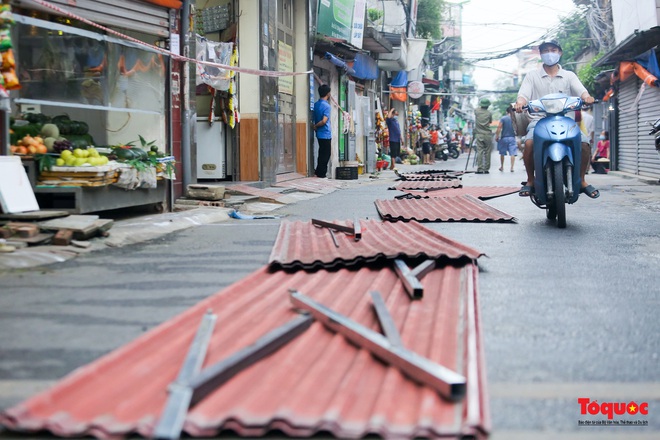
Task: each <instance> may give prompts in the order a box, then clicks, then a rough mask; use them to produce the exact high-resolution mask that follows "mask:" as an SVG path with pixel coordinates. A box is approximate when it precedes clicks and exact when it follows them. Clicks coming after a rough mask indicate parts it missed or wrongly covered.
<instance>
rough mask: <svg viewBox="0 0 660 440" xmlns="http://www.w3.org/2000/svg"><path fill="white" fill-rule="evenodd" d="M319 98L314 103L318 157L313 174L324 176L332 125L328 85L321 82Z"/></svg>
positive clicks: (328, 156) (328, 158) (328, 157)
mask: <svg viewBox="0 0 660 440" xmlns="http://www.w3.org/2000/svg"><path fill="white" fill-rule="evenodd" d="M319 97H320V98H319V100H318V101H316V103H315V104H314V131H315V132H316V139H317V140H318V142H319V158H318V162H317V164H316V170H314V174H315V175H316V177H320V178H322V179H323V178H325V177H326V174H327V173H328V161H329V160H330V151H331V147H332V127H331V126H330V115H331V111H332V109H331V108H330V103H329V102H328V99H329V98H330V86H327V85H325V84H323V85H322V86H320V87H319Z"/></svg>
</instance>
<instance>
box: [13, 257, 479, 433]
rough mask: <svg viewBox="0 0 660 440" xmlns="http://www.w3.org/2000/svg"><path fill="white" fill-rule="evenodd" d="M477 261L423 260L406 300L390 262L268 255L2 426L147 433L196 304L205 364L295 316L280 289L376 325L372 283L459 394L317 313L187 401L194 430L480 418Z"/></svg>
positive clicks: (451, 425) (447, 424) (391, 427)
mask: <svg viewBox="0 0 660 440" xmlns="http://www.w3.org/2000/svg"><path fill="white" fill-rule="evenodd" d="M477 272H478V270H477V269H476V266H474V265H472V264H469V265H467V266H464V267H462V268H456V267H453V266H447V267H445V268H443V269H436V270H433V271H431V272H430V273H428V274H427V275H426V276H425V277H424V278H423V279H422V283H423V284H424V285H425V290H426V292H425V296H424V298H423V299H421V300H417V301H411V300H410V299H409V297H408V295H407V294H406V293H405V291H404V289H403V286H402V283H401V281H400V280H399V279H398V278H397V276H396V275H395V273H394V271H393V270H391V269H383V268H362V269H360V270H348V269H340V270H338V271H336V272H329V271H325V270H321V271H318V272H313V273H310V272H305V271H298V272H295V273H288V272H284V271H278V272H275V273H270V272H269V271H268V269H267V268H266V267H264V268H262V269H260V270H258V271H256V272H254V273H253V274H251V275H250V276H248V277H246V278H244V279H243V280H241V281H239V282H237V283H235V284H233V285H231V286H229V287H227V288H226V289H224V290H223V291H221V292H219V293H217V294H215V295H213V296H211V297H209V298H207V299H206V300H204V301H202V302H200V303H199V304H197V305H196V306H194V307H192V308H191V309H189V310H187V311H186V312H184V313H182V314H180V315H179V316H177V317H175V318H173V319H172V320H170V321H168V322H166V323H164V324H162V325H160V326H158V327H157V328H155V329H154V330H152V331H150V332H148V333H146V334H145V335H143V336H142V337H140V338H138V339H136V340H135V341H133V342H131V343H129V344H127V345H126V346H124V347H121V348H119V349H117V350H115V351H114V352H112V353H110V354H108V355H106V356H104V357H102V358H101V359H99V360H97V361H95V362H93V363H91V364H89V365H87V366H85V367H82V368H79V369H78V370H76V371H74V372H73V373H71V374H70V375H69V376H68V377H66V378H65V379H63V380H62V381H60V382H59V383H57V384H56V385H55V386H54V387H53V388H51V389H50V390H48V391H46V392H43V393H41V394H38V395H36V396H34V397H32V398H30V399H28V400H27V401H25V402H23V403H21V404H19V405H17V406H15V407H13V408H11V409H8V410H6V411H4V412H3V413H1V414H0V423H2V424H3V425H4V426H6V427H8V428H11V429H12V430H19V431H31V432H34V431H39V430H47V431H50V432H51V433H54V434H56V435H60V436H82V435H94V436H96V437H99V438H109V437H114V438H117V437H123V436H127V435H130V434H131V433H134V432H138V433H140V434H141V435H144V436H151V435H152V433H153V429H154V426H155V424H156V422H157V420H158V418H159V416H160V413H161V411H162V409H163V406H164V404H165V400H166V398H167V388H168V384H169V383H171V382H172V381H173V380H174V379H175V378H176V376H177V372H178V370H179V368H180V365H181V363H182V361H183V359H184V358H185V355H186V353H187V351H188V348H189V345H190V343H191V341H192V339H193V337H194V334H195V332H196V330H197V327H198V325H199V323H200V320H201V319H202V316H203V315H204V313H205V312H206V311H207V310H212V311H213V313H215V314H217V324H216V326H215V329H214V332H213V335H212V337H211V342H210V344H209V348H208V352H207V356H206V360H205V362H204V367H205V368H206V367H208V366H210V365H212V364H215V363H216V362H218V361H220V360H222V359H225V358H226V357H227V356H229V355H231V354H232V353H234V352H236V351H237V350H239V349H241V348H243V347H245V346H247V345H249V344H251V343H252V342H254V341H255V340H256V339H258V338H259V337H261V336H262V335H264V334H266V333H267V332H269V331H271V330H272V329H273V328H275V327H277V326H279V325H282V324H283V323H285V322H288V321H289V320H291V319H292V318H293V317H295V316H296V312H295V311H294V310H293V309H292V307H291V302H290V298H289V292H288V291H289V289H291V288H293V289H297V290H298V291H300V292H302V293H304V294H305V295H307V296H309V297H311V298H313V299H314V300H316V301H318V302H320V303H322V304H323V305H325V306H327V307H330V308H331V309H333V310H335V311H337V312H339V313H341V314H343V315H345V316H347V317H349V318H351V319H353V320H354V321H356V322H358V323H360V324H361V325H363V326H366V327H368V328H370V329H372V330H374V331H380V330H379V326H378V324H377V320H376V318H375V314H374V312H373V308H372V303H371V298H370V295H369V292H370V291H372V290H377V291H379V292H380V293H381V294H382V297H383V299H384V301H385V303H386V305H387V308H388V309H389V311H390V313H391V315H392V318H393V321H394V323H395V325H396V326H397V328H398V330H399V331H400V333H401V338H402V341H403V344H404V346H405V347H406V348H408V349H409V350H412V351H414V352H416V353H417V354H420V355H422V356H425V357H427V358H428V359H430V360H432V361H433V362H437V363H439V364H441V365H443V366H445V367H447V368H450V369H453V370H455V371H456V372H458V373H459V374H462V375H464V376H465V377H466V385H467V390H466V397H465V398H464V399H463V400H461V401H459V402H458V403H452V402H449V401H447V400H444V399H443V398H441V397H440V395H439V394H437V393H436V392H434V391H433V390H431V389H429V388H427V387H425V386H422V385H420V384H418V383H416V382H414V381H413V380H411V379H410V378H409V377H407V376H405V375H403V374H402V373H400V371H399V370H397V369H395V368H394V367H389V366H388V365H386V364H385V363H383V362H380V361H378V360H377V359H376V358H374V357H373V356H372V355H371V354H370V353H369V352H367V351H366V350H364V349H359V348H357V347H356V346H355V345H353V344H351V343H349V342H348V341H347V340H346V339H345V338H344V337H343V336H341V335H339V334H335V333H333V332H331V331H329V330H327V329H326V328H325V327H323V326H322V324H320V323H319V322H315V323H313V324H312V325H311V327H310V328H309V329H308V330H307V331H306V332H304V333H303V334H301V335H300V336H298V337H297V338H295V339H294V340H293V341H291V342H290V343H288V344H287V345H285V346H284V347H282V348H281V349H279V350H278V351H276V352H275V353H273V354H271V355H270V356H268V357H266V358H264V359H262V360H261V361H259V362H257V363H256V364H253V365H251V366H250V367H248V368H246V369H244V370H243V371H241V372H240V373H238V374H236V375H235V376H234V377H233V378H232V379H230V380H229V381H228V382H226V383H225V384H224V385H222V386H221V387H220V388H218V389H217V390H216V391H214V392H212V393H211V394H210V395H209V396H208V397H207V398H206V399H205V400H203V401H202V402H200V403H199V404H197V405H196V406H194V407H193V408H192V409H191V410H190V411H189V413H188V415H187V418H186V422H185V426H184V429H185V431H186V432H187V433H189V434H191V435H194V436H212V435H216V434H218V433H221V432H228V431H230V430H231V431H233V432H235V433H237V434H238V435H240V436H245V437H256V436H262V435H265V434H267V433H269V432H272V431H276V430H279V431H281V432H283V433H284V434H286V435H289V436H296V437H298V436H303V437H307V436H311V435H313V434H315V433H318V432H321V431H327V432H329V433H331V434H333V435H335V436H336V437H339V438H348V437H352V438H355V437H362V436H365V435H369V434H379V435H381V436H384V437H396V438H413V437H420V436H421V437H440V436H452V437H456V436H459V435H474V436H475V438H479V439H483V438H485V437H486V436H487V432H488V430H489V429H490V421H489V414H488V401H487V396H486V378H485V367H484V363H483V362H484V360H483V347H482V337H481V326H480V322H479V310H478V298H477V297H478V293H477Z"/></svg>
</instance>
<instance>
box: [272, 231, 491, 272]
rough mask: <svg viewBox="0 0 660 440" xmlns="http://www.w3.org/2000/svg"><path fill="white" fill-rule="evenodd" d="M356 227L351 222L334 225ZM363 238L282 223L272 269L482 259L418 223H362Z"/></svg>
mask: <svg viewBox="0 0 660 440" xmlns="http://www.w3.org/2000/svg"><path fill="white" fill-rule="evenodd" d="M333 223H337V224H340V225H345V226H348V227H351V228H352V227H353V222H352V221H334V222H333ZM360 226H361V228H362V239H360V240H359V241H355V240H354V239H353V236H349V235H347V234H346V233H343V232H338V231H335V232H334V235H335V239H336V240H337V244H338V245H339V247H337V246H335V243H334V241H333V240H332V236H331V235H330V230H329V229H327V228H324V227H319V226H314V225H313V224H312V223H311V222H301V221H299V222H289V221H283V222H282V223H281V225H280V231H279V233H278V235H277V240H276V241H275V245H274V246H273V250H272V251H271V254H270V259H269V263H270V264H271V267H275V268H285V269H296V268H301V269H308V270H309V269H317V268H322V267H325V268H337V267H349V266H355V265H362V264H364V263H375V262H379V261H384V260H392V259H395V258H400V257H407V258H408V259H416V258H418V257H426V258H429V259H434V260H440V262H441V263H443V264H444V263H446V261H447V260H463V261H466V262H467V261H472V260H476V259H477V258H479V257H480V256H481V255H483V253H482V252H479V251H477V250H476V249H473V248H470V247H468V246H465V245H463V244H461V243H459V242H456V241H454V240H451V239H449V238H447V237H445V236H443V235H441V234H439V233H437V232H435V231H432V230H430V229H428V228H425V227H424V226H422V225H421V224H419V223H415V222H413V223H404V224H393V223H391V222H383V221H380V220H361V221H360Z"/></svg>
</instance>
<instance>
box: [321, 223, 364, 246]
mask: <svg viewBox="0 0 660 440" xmlns="http://www.w3.org/2000/svg"><path fill="white" fill-rule="evenodd" d="M312 224H313V225H314V226H321V227H323V228H328V229H331V230H332V229H334V230H336V231H340V232H345V233H347V234H352V235H353V239H354V240H355V241H360V239H361V238H362V227H361V226H360V220H359V219H358V218H357V217H355V219H354V220H353V227H350V226H344V225H338V224H337V223H332V222H326V221H323V220H318V219H315V218H313V219H312ZM337 247H339V246H337Z"/></svg>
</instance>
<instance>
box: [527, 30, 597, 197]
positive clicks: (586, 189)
mask: <svg viewBox="0 0 660 440" xmlns="http://www.w3.org/2000/svg"><path fill="white" fill-rule="evenodd" d="M539 52H540V54H541V60H542V61H543V65H542V66H541V68H540V69H537V70H533V71H530V72H528V73H527V75H526V76H525V79H523V82H522V84H521V85H520V90H519V91H518V98H517V99H516V103H515V109H516V112H518V113H522V111H523V107H524V106H525V105H527V103H528V102H529V101H531V100H533V99H539V98H541V97H543V96H545V95H548V94H550V93H564V94H566V95H569V96H579V97H580V98H582V100H583V101H584V102H585V103H587V104H593V102H594V98H593V97H592V96H591V95H589V92H588V91H587V89H586V88H585V87H584V86H583V85H582V83H581V82H580V80H579V79H578V77H577V75H575V73H573V72H571V71H568V70H564V69H563V68H562V67H561V66H560V65H559V59H560V58H561V55H562V49H561V46H560V45H559V43H558V42H557V41H555V40H550V41H544V42H543V43H541V45H539ZM530 118H531V121H530V123H529V126H528V127H527V135H526V136H525V148H524V150H523V162H524V163H525V169H526V170H527V182H526V183H525V185H523V186H522V188H521V189H520V191H519V192H518V195H520V196H521V197H529V196H530V194H533V193H534V153H533V147H534V127H535V126H536V123H537V122H538V121H539V119H540V116H538V115H530ZM590 157H591V147H590V146H589V143H588V139H587V137H586V136H585V135H584V134H583V135H582V156H581V162H580V176H581V178H582V184H581V185H582V188H581V190H580V191H581V192H583V193H584V194H586V195H587V196H589V197H590V198H592V199H595V198H597V197H598V196H600V192H599V191H598V190H597V189H596V188H594V187H593V186H592V185H589V184H587V182H586V181H585V178H584V177H585V175H586V173H587V169H588V168H589V158H590Z"/></svg>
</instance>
